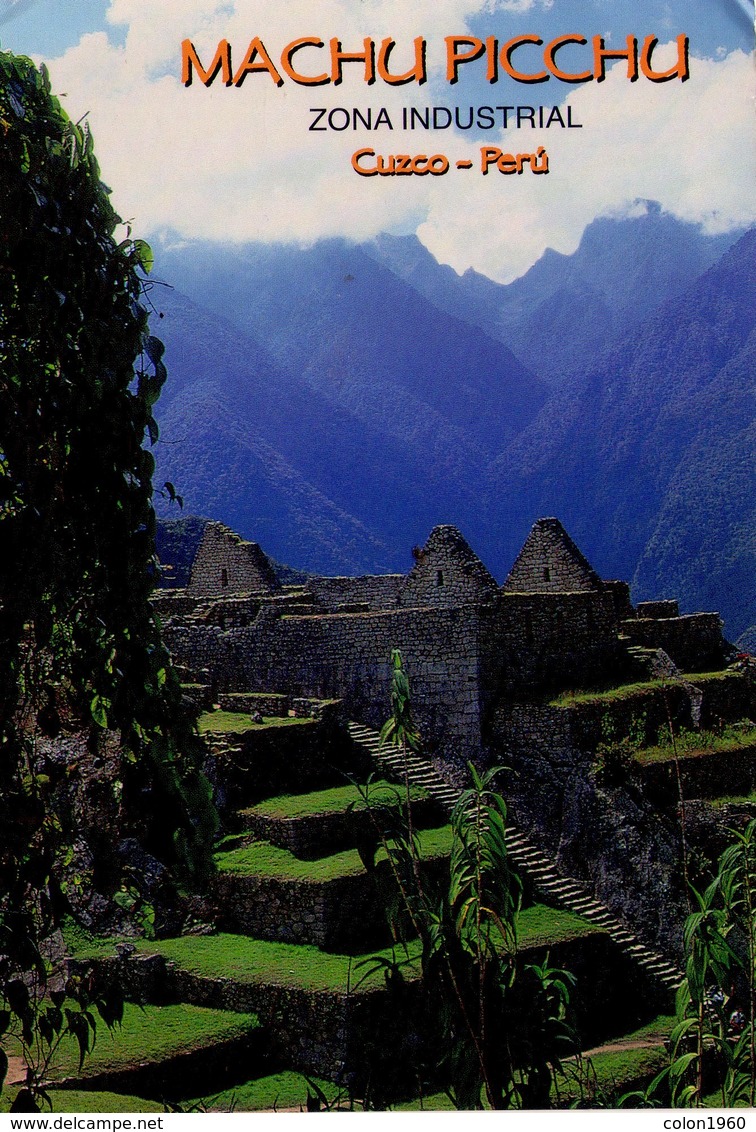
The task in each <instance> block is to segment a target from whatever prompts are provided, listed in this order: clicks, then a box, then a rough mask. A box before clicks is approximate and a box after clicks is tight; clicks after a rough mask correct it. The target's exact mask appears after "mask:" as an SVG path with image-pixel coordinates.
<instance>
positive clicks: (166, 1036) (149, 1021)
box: [7, 1003, 259, 1080]
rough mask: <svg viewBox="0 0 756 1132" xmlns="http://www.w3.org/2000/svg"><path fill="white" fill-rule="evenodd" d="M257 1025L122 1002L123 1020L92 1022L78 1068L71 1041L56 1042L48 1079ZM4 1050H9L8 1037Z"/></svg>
mask: <svg viewBox="0 0 756 1132" xmlns="http://www.w3.org/2000/svg"><path fill="white" fill-rule="evenodd" d="M258 1028H259V1022H258V1019H257V1017H256V1016H255V1015H254V1014H236V1013H233V1012H231V1011H227V1010H210V1009H207V1008H205V1007H201V1006H189V1005H187V1004H185V1003H181V1004H179V1005H176V1006H144V1007H141V1006H135V1005H133V1004H132V1003H126V1005H125V1007H124V1014H123V1022H122V1024H121V1025H120V1026H117V1027H116V1028H115V1029H114V1030H108V1028H107V1026H105V1024H104V1023H103V1022H99V1023H98V1026H97V1036H96V1041H95V1046H94V1049H93V1050H92V1053H91V1054H90V1055H89V1056H88V1057H87V1058H86V1060H85V1061H84V1066H83V1068H82V1070H81V1071H80V1070H79V1052H78V1045H77V1043H76V1042H75V1040H74V1039H68V1040H66V1041H64V1042H63V1043H61V1046H60V1049H59V1050H58V1053H57V1055H56V1059H55V1062H54V1065H53V1067H52V1069H51V1074H50V1076H51V1078H52V1079H53V1080H61V1079H63V1078H65V1077H94V1076H97V1075H98V1074H100V1073H105V1072H115V1071H119V1070H126V1069H130V1068H133V1067H135V1066H137V1065H145V1064H154V1065H160V1064H162V1063H164V1062H166V1061H168V1060H169V1059H171V1058H173V1057H177V1056H180V1055H182V1054H185V1053H191V1052H192V1051H194V1050H199V1049H208V1048H209V1047H211V1046H215V1045H219V1044H222V1043H225V1042H228V1041H232V1040H234V1039H236V1038H242V1037H244V1036H245V1035H246V1034H251V1033H252V1032H253V1031H254V1030H256V1029H258ZM7 1048H8V1052H9V1053H14V1052H15V1051H14V1049H13V1044H12V1041H10V1042H9V1043H8V1047H7Z"/></svg>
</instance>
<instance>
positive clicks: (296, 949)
mask: <svg viewBox="0 0 756 1132" xmlns="http://www.w3.org/2000/svg"><path fill="white" fill-rule="evenodd" d="M138 949H139V950H140V951H142V952H144V953H147V954H159V955H163V956H165V958H166V959H168V960H172V961H173V962H175V963H177V964H178V966H179V967H181V968H182V969H183V970H184V971H188V972H191V973H192V974H195V975H199V976H202V977H204V978H224V979H230V980H232V981H234V982H238V983H242V984H245V985H248V986H267V985H274V986H283V987H296V988H297V989H300V990H307V991H330V992H336V993H340V994H343V993H344V992H345V991H346V989H347V987H348V986H350V987H352V988H353V989H354V987H355V985H356V984H357V983H358V982H359V983H360V986H359V989H360V990H368V989H372V988H374V987H379V986H383V985H384V983H383V975H382V974H381V973H380V972H376V973H375V974H370V975H368V976H367V977H364V976H365V968H360V967H358V964H359V962H360V960H361V959H370V958H372V957H373V956H374V955H379V956H383V957H384V958H390V956H391V948H386V949H384V950H382V951H371V952H370V953H369V955H364V956H349V955H335V954H333V953H331V952H327V951H320V950H319V949H318V948H317V947H312V946H309V945H304V944H294V943H270V942H268V941H266V940H259V939H251V938H250V937H249V936H243V935H229V934H219V935H213V936H183V937H178V938H176V939H165V940H159V941H157V942H156V941H152V942H147V941H146V940H143V941H142V942H140V943H139V944H138ZM408 952H409V956H410V959H411V963H410V966H409V967H408V968H406V969H405V971H406V973H407V974H408V975H418V974H419V965H418V962H417V960H418V956H419V953H420V946H419V944H417V943H410V944H409V945H408ZM401 954H402V955H403V954H404V953H403V950H402V952H401ZM361 980H362V981H361Z"/></svg>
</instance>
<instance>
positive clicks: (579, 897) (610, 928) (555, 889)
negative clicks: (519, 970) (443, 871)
mask: <svg viewBox="0 0 756 1132" xmlns="http://www.w3.org/2000/svg"><path fill="white" fill-rule="evenodd" d="M348 728H349V733H350V735H351V737H352V739H353V740H354V742H355V743H357V744H358V745H359V746H360V747H362V749H363V750H364V751H365V752H366V753H367V754H368V755H369V756H370V757H371V758H372V759H373V760H374V761H375V762H376V763H377V765H378V766H379V767H380V768H382V769H384V770H385V771H386V772H387V773H390V774H391V775H393V776H394V777H397V778H399V779H403V778H404V776H405V773H406V775H407V777H408V779H409V781H410V783H411V784H413V785H417V786H422V787H423V789H424V790H426V791H427V792H428V794H430V795H431V797H433V798H435V799H436V800H437V801H438V802H439V804H440V805H441V806H443V807H444V809H445V810H446V811H447V813H451V811H452V810H453V809H454V807H455V806H456V804H457V802H458V800H459V798H460V795H461V793H462V791H461V790H459V789H457V788H456V787H454V786H451V785H450V784H449V783H448V782H447V781H446V780H445V779H444V778H442V776H441V775H440V774H439V773H438V771H437V770H436V768H435V767H434V766H433V764H432V763H431V762H430V761H429V760H428V759H425V758H423V757H422V756H421V755H418V754H416V753H414V752H409V753H408V754H407V755H406V758H405V755H404V753H403V752H401V751H399V750H397V749H396V748H392V747H386V746H382V744H381V739H380V736H379V734H378V732H377V731H373V730H372V729H371V728H369V727H365V726H364V725H362V724H360V723H355V722H353V721H350V723H349V725H348ZM506 837H507V849H508V851H509V854H510V857H511V859H512V863H513V864H514V865H515V866H516V867H517V868H518V869H519V870H520V871H521V872H523V873H525V874H526V875H527V876H528V877H529V878H530V880H531V881H532V882H533V885H534V886H535V888H536V891H537V892H538V893H539V895H540V896H541V897H542V898H544V899H547V900H548V901H549V902H550V903H553V904H556V905H558V906H560V907H563V908H566V909H567V910H568V911H570V912H575V913H577V914H578V915H580V916H583V917H584V918H585V919H587V920H589V921H590V922H591V923H593V924H595V925H596V926H597V927H599V928H601V929H602V930H603V931H604V932H606V933H607V935H609V936H610V938H611V939H612V940H613V941H614V942H615V943H616V944H617V945H618V946H619V947H620V948H621V949H622V950H623V951H624V952H625V953H626V954H627V955H628V956H629V957H630V958H631V959H632V960H633V961H634V962H635V963H637V964H638V965H639V966H640V967H641V968H642V969H643V970H644V971H645V972H647V973H648V974H649V975H651V976H652V977H653V978H654V979H656V980H658V982H659V983H660V984H661V985H662V986H663V987H665V988H666V989H667V990H676V989H677V988H678V987H679V986H680V984H681V982H682V980H683V973H682V971H681V970H680V969H679V967H677V966H676V965H675V964H674V963H672V962H671V961H670V960H669V959H667V958H666V957H665V956H664V955H661V954H660V953H659V952H656V951H653V950H652V949H651V948H649V947H647V946H646V945H645V944H643V943H641V941H640V940H639V939H638V937H637V936H636V935H634V934H633V932H631V931H629V930H628V929H627V927H626V926H625V925H624V924H622V923H621V922H620V921H619V920H618V919H617V918H616V917H615V916H613V915H612V913H611V912H610V911H609V909H608V908H607V907H606V905H605V904H602V903H601V901H599V900H597V899H596V898H595V896H593V894H592V893H591V891H590V889H589V888H588V886H587V885H584V884H581V883H580V882H579V881H577V880H575V879H573V878H572V877H568V876H565V875H563V874H561V873H560V872H559V869H558V867H557V864H556V862H555V861H554V860H553V858H551V857H550V856H548V854H546V853H544V852H543V850H541V849H539V848H538V847H537V846H536V845H534V844H533V843H532V842H531V841H530V840H529V839H528V837H527V836H526V835H525V834H524V833H522V832H521V831H520V830H518V829H517V828H516V827H515V826H512V825H511V824H509V825H508V827H507V834H506Z"/></svg>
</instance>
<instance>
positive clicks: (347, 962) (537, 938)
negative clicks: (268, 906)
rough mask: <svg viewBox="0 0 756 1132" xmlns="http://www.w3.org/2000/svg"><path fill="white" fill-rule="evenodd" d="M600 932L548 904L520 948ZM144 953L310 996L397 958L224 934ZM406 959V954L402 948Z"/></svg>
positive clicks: (209, 974)
mask: <svg viewBox="0 0 756 1132" xmlns="http://www.w3.org/2000/svg"><path fill="white" fill-rule="evenodd" d="M597 930H598V929H596V928H595V927H593V925H591V924H589V923H588V921H587V920H583V919H581V917H580V916H575V915H574V914H573V913H571V912H562V911H558V910H555V909H552V908H546V907H544V906H543V905H535V906H534V907H533V908H528V909H527V910H526V911H525V912H523V913H521V916H520V946H521V947H523V948H526V947H536V946H544V945H548V944H552V943H559V942H562V941H564V940H567V939H577V938H580V937H582V936H585V935H588V934H591V933H593V932H596V931H597ZM137 948H138V950H139V951H140V952H143V953H149V954H159V955H162V956H164V957H165V958H166V959H168V960H172V961H173V962H175V963H177V964H178V966H179V967H181V968H182V969H183V970H185V971H189V972H192V973H193V974H196V975H200V976H203V977H205V978H224V979H230V980H231V981H234V982H239V983H243V984H246V985H251V986H261V985H268V984H273V985H275V986H292V987H297V988H300V989H302V990H308V991H332V992H333V991H336V992H340V993H343V992H344V991H345V990H346V988H347V986H348V985H349V986H351V987H353V988H354V987H355V984H356V983H357V982H358V981H359V980H361V979H362V978H363V976H364V974H365V970H366V968H365V967H359V966H358V965H359V963H360V962H361V960H364V959H369V958H371V957H372V956H374V955H376V956H379V957H382V958H390V957H391V948H384V949H382V950H379V951H371V952H369V953H368V954H367V955H362V956H359V955H358V956H348V955H337V954H334V953H332V952H328V951H321V950H320V949H319V948H317V947H312V946H309V945H304V944H294V943H271V942H269V941H267V940H259V939H251V938H250V937H249V936H244V935H231V934H228V933H220V934H218V935H207V936H179V937H176V938H175V939H164V940H158V941H148V940H141V941H140V942H139V943H138V944H137ZM408 953H409V957H410V960H411V962H410V966H409V968H408V969H407V970H408V973H409V974H411V975H417V974H419V966H418V962H417V960H418V957H419V954H420V945H419V943H418V942H417V941H413V942H411V943H410V944H409V945H408ZM397 955H398V956H400V957H401V958H404V950H403V949H402V948H399V949H397ZM382 985H383V976H382V975H381V974H380V973H376V974H374V975H370V976H369V977H367V978H366V979H365V981H364V982H362V983H361V984H360V989H368V988H373V987H376V986H382Z"/></svg>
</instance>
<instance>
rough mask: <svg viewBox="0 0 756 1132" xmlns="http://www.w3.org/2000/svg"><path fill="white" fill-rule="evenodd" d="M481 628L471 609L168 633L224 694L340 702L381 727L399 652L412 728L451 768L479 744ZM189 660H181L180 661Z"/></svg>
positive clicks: (175, 647) (180, 656) (178, 652)
mask: <svg viewBox="0 0 756 1132" xmlns="http://www.w3.org/2000/svg"><path fill="white" fill-rule="evenodd" d="M480 624H481V615H480V613H479V612H478V611H477V610H476V609H475V608H474V607H472V606H468V607H463V608H460V609H422V610H416V609H407V610H396V611H392V612H389V611H384V612H376V613H369V614H343V615H341V614H331V615H324V616H320V617H293V616H291V617H278V618H275V619H271V620H270V621H266V620H261V619H259V618H258V621H257V622H256V623H255V624H254V625H251V626H249V627H248V628H245V629H232V630H229V631H227V632H224V631H222V630H220V629H218V628H216V627H204V626H181V627H178V626H177V627H170V626H169V627H168V628H167V629H166V641H167V643H168V646H169V648H170V649H171V652H172V653H173V655H174V657H175V658H176V659H177V660H178V661H179V662H182V663H188V658H190V657H191V658H193V663H195V664H196V665H201V666H202V667H206V668H208V669H209V670H210V671H211V673H212V674H213V676H214V677H215V679H216V680H217V681H218V685H219V688H220V689H221V690H222V691H245V690H247V689H249V688H254V689H255V690H258V691H270V692H279V691H281V690H282V689H285V690H286V691H287V692H288V693H289V694H291V695H294V696H315V697H318V698H320V699H330V698H341V699H343V701H344V710H345V712H346V713H347V715H348V716H349V717H350V718H354V719H360V720H363V721H364V722H365V723H368V724H371V725H372V726H374V727H380V726H381V725H382V724H383V723H384V722H385V720H386V718H387V716H388V714H389V711H390V687H391V670H390V658H391V650H392V649H394V648H401V650H402V653H403V656H404V661H405V665H406V668H407V672H408V673H409V676H410V680H411V683H412V692H413V707H414V709H415V714H416V717H417V722H418V724H419V726H420V727H421V729H422V731H423V734H424V736H425V737H426V738H427V740H428V742H429V746H430V749H431V751H433V750H434V749H435V750H437V751H439V752H445V753H447V754H448V755H449V757H450V758H451V760H452V762H453V763H455V764H456V765H462V766H463V765H464V763H465V760H466V759H468V758H470V757H472V756H473V755H475V754H476V753H477V752H478V750H479V747H480V719H481V699H480V679H479V676H480V645H479V640H480ZM185 658H187V659H185Z"/></svg>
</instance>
